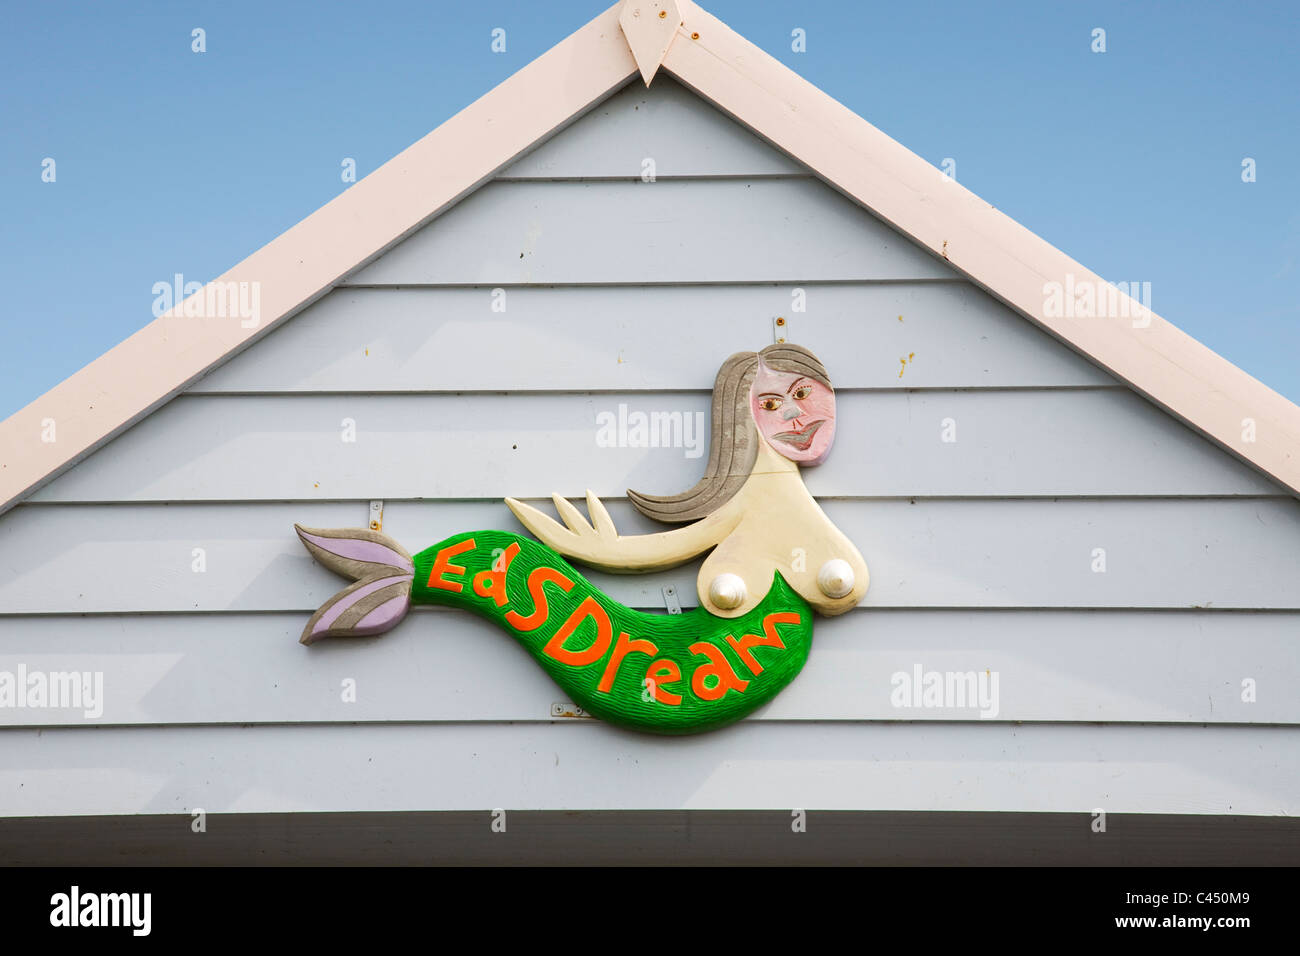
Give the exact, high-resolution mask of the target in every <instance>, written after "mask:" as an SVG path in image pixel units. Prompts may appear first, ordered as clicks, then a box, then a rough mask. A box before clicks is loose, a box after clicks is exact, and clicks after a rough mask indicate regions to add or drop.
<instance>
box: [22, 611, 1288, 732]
mask: <svg viewBox="0 0 1300 956" xmlns="http://www.w3.org/2000/svg"><path fill="white" fill-rule="evenodd" d="M302 621H303V617H302V615H301V614H297V613H283V612H281V613H267V614H240V613H234V614H219V615H218V614H198V613H194V614H164V615H97V616H73V615H58V616H30V617H17V618H10V619H7V620H5V621H4V623H3V624H2V625H0V672H8V673H11V674H18V673H20V668H25V673H28V674H33V673H38V672H39V673H41V674H50V673H57V672H65V673H70V672H77V673H84V672H88V671H89V672H92V673H93V672H100V673H102V675H103V676H102V678H100V679H99V680H101V681H102V683H101V684H100V685H98V686H99V687H101V688H102V689H101V690H100V691H98V692H96V694H95V696H94V699H93V700H80V701H78V704H79V706H75V707H67V708H60V709H31V708H10V707H6V708H3V709H0V726H60V725H63V726H67V725H72V726H76V725H82V724H94V725H97V726H100V725H110V724H200V723H241V724H242V723H268V722H269V723H281V722H283V723H302V722H333V723H344V722H366V721H507V720H508V721H518V722H538V721H547V720H549V719H550V718H551V715H552V706H553V705H554V704H556V703H564V702H565V700H566V698H565V696H564V694H563V692H562V691H560V690H559V688H558V687H557V686H556V685H555V684H554V683H553V682H552V681H550V680H549V679H548V678H547V677H546V675H545V673H544V672H543V671H541V670H540V669H539V668H538V667H537V666H536V665H535V664H534V663H533V662H532V661H531V659H529V657H528V656H527V654H526V653H524V652H523V651H522V649H521V648H520V647H519V646H518V645H517V644H516V643H515V642H513V641H511V640H510V639H508V638H507V637H505V636H504V635H502V634H501V633H500V632H499V631H497V630H496V629H494V628H493V627H492V626H491V625H490V624H489V623H487V622H484V621H482V620H480V619H478V618H474V617H469V616H466V615H457V614H452V613H448V612H445V611H442V610H425V609H422V608H421V609H416V610H415V611H414V612H412V617H411V620H410V621H408V622H407V623H406V624H405V625H404V626H403V628H402V630H401V631H400V632H394V633H392V634H388V635H385V636H384V637H382V638H371V639H358V640H354V641H330V642H324V643H321V644H319V645H317V646H313V647H311V648H305V647H303V646H302V645H300V644H299V643H298V633H299V631H300V630H301V627H302ZM1298 652H1300V614H1297V613H1294V612H1279V613H1250V612H1247V613H1220V612H1215V611H1045V612H1039V613H1027V612H1024V611H925V610H920V611H887V610H870V609H860V610H858V611H855V612H853V613H852V614H848V615H845V616H842V617H835V618H830V619H827V620H819V621H818V622H817V626H816V630H815V634H814V638H813V650H812V654H811V656H810V657H809V658H808V663H807V664H806V665H805V667H804V670H803V672H802V673H801V674H800V675H799V677H798V678H797V679H796V680H795V681H794V683H793V684H791V685H790V687H789V688H787V689H786V690H785V691H783V692H782V694H781V696H779V697H778V698H777V699H776V700H775V701H774V702H773V703H772V704H771V705H769V706H768V707H766V708H764V709H762V710H759V711H757V712H756V713H755V714H754V715H753V716H751V717H750V718H748V719H749V720H764V721H773V720H884V721H912V720H946V721H954V720H955V721H976V722H985V721H990V720H1000V721H1062V722H1065V721H1089V722H1090V721H1107V722H1151V723H1163V722H1176V723H1177V722H1195V723H1259V724H1263V723H1278V724H1282V723H1285V724H1300V697H1298V696H1297V695H1296V694H1295V693H1294V688H1295V687H1296V686H1300V653H1298ZM1117 662H1122V663H1117ZM917 667H920V668H921V673H922V677H921V685H922V686H924V681H925V680H926V677H925V676H924V675H925V674H927V673H931V672H937V673H939V674H942V675H945V676H944V678H943V679H945V680H946V679H947V677H946V675H947V674H949V673H952V674H963V675H964V674H968V673H974V674H977V675H978V674H981V673H985V672H988V676H987V677H986V683H985V688H986V690H987V691H988V696H986V698H985V704H986V706H984V707H980V706H979V704H978V701H977V699H974V698H972V699H970V700H969V701H967V700H965V699H963V700H962V701H957V700H956V699H955V698H951V699H949V701H948V702H949V703H951V704H954V705H956V704H958V703H961V704H962V706H947V707H930V706H915V705H917V704H920V705H924V700H923V699H922V700H919V701H916V700H909V699H907V698H904V697H903V696H902V692H903V688H904V687H905V686H907V687H910V686H911V685H912V684H914V683H915V669H916V668H917ZM900 674H901V675H905V678H900V677H898V676H897V675H900ZM993 674H997V682H996V685H995V684H994V683H993V681H992V675H993ZM349 679H350V680H352V681H355V682H356V684H355V686H356V699H355V701H351V702H346V703H345V702H344V701H343V699H342V697H343V695H342V690H341V689H342V687H343V681H345V680H349ZM1246 679H1252V680H1254V681H1255V688H1254V689H1255V700H1254V702H1249V703H1248V702H1244V701H1243V700H1242V696H1243V693H1242V691H1243V687H1242V681H1243V680H1246ZM953 680H954V681H956V680H957V678H956V677H954V678H953ZM977 680H978V678H977ZM94 686H96V685H93V684H92V688H93V687H94ZM954 686H955V685H954ZM966 686H967V685H965V684H963V692H964V690H965V688H966ZM994 687H996V696H994V695H993V689H994ZM976 689H977V692H978V685H977V688H976ZM896 703H897V704H900V705H907V706H895V704H896Z"/></svg>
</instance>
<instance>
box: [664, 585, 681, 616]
mask: <svg viewBox="0 0 1300 956" xmlns="http://www.w3.org/2000/svg"><path fill="white" fill-rule="evenodd" d="M662 590H663V592H664V607H666V608H668V613H669V614H681V613H682V602H681V601H679V600H677V589H676V588H675V587H673V586H672V585H671V584H665V585H664V586H663V588H662Z"/></svg>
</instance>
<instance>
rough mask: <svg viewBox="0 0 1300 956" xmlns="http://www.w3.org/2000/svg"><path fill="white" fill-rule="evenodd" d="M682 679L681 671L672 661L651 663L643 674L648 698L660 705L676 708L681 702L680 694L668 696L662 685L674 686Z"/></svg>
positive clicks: (662, 660) (663, 659) (660, 660)
mask: <svg viewBox="0 0 1300 956" xmlns="http://www.w3.org/2000/svg"><path fill="white" fill-rule="evenodd" d="M681 679H682V670H681V668H680V667H678V666H677V665H676V664H674V663H673V662H672V661H670V660H667V659H665V658H662V657H661V658H660V659H659V660H657V661H652V662H651V664H650V666H649V667H647V668H646V672H645V686H646V687H649V688H650V696H651V697H653V698H654V699H655V700H657V701H658V702H659V703H661V704H672V705H674V706H676V705H677V704H680V703H681V702H682V695H681V694H670V693H669V692H668V691H666V690H664V687H663V685H664V684H674V683H676V682H677V681H679V680H681Z"/></svg>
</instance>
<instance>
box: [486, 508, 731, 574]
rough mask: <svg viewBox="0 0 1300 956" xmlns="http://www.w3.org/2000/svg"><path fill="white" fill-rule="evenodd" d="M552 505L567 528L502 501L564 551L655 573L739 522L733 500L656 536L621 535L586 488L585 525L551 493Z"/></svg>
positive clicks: (599, 563) (612, 566)
mask: <svg viewBox="0 0 1300 956" xmlns="http://www.w3.org/2000/svg"><path fill="white" fill-rule="evenodd" d="M552 500H553V501H554V502H555V509H556V510H557V511H558V512H559V513H560V517H561V518H563V519H564V523H565V524H566V525H568V528H567V529H566V528H564V527H562V526H561V525H560V523H559V522H558V521H556V520H555V519H554V518H551V517H549V516H547V515H545V514H543V513H542V512H540V511H538V510H537V509H536V508H534V507H532V506H531V505H526V504H524V503H523V502H522V501H519V500H517V499H515V498H507V499H506V504H507V505H508V506H509V507H510V510H511V511H513V512H514V513H515V517H516V518H518V519H519V521H520V523H521V524H522V525H523V526H524V527H525V528H527V529H528V530H529V531H531V532H532V533H533V534H535V535H537V537H538V538H539V539H540V540H541V541H542V542H543V543H545V544H547V545H550V546H551V547H552V548H554V549H555V550H556V551H558V552H560V553H561V554H563V555H567V556H568V557H571V558H576V559H577V560H579V561H581V562H583V563H584V564H590V565H592V566H594V567H598V568H604V569H606V570H609V571H658V570H660V569H662V568H671V567H674V566H676V565H678V564H682V563H684V562H686V561H689V560H691V558H694V557H696V556H697V555H700V554H703V553H704V552H705V551H707V550H709V548H712V547H714V546H715V545H716V544H718V543H719V542H720V541H722V539H723V538H725V537H726V536H727V535H728V534H730V533H731V532H732V530H733V529H734V528H735V527H736V525H737V524H738V523H739V522H740V515H741V512H740V509H739V507H737V501H736V499H735V498H733V499H732V500H731V501H729V502H727V504H726V505H724V506H723V507H721V508H719V509H718V510H717V511H715V512H713V513H712V514H710V515H708V516H706V517H704V518H701V519H700V520H699V521H696V522H694V523H693V524H689V525H687V526H686V527H684V528H676V529H674V530H672V531H662V532H659V533H658V534H638V535H629V536H627V537H624V536H623V535H620V534H619V533H618V532H617V531H616V530H615V529H614V522H613V520H612V519H611V518H610V516H609V512H608V511H606V510H605V506H604V505H603V504H601V501H600V499H599V498H597V497H596V496H595V495H594V494H592V493H591V492H590V491H588V492H587V511H588V512H590V514H591V524H588V523H587V522H586V520H585V519H584V518H583V517H582V513H581V512H580V511H578V509H577V508H575V507H574V506H573V505H571V504H570V503H569V502H568V501H566V500H565V499H564V498H562V497H560V496H559V495H553V496H552Z"/></svg>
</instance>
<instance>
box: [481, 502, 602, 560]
mask: <svg viewBox="0 0 1300 956" xmlns="http://www.w3.org/2000/svg"><path fill="white" fill-rule="evenodd" d="M551 500H552V501H554V502H555V510H556V511H558V512H559V513H560V517H561V518H563V519H564V523H565V524H566V525H567V526H568V528H567V530H566V529H565V528H563V527H561V526H560V523H559V522H558V521H556V520H555V519H554V518H552V517H550V516H549V515H546V514H543V513H542V512H540V511H538V510H537V509H536V508H534V507H533V506H532V505H526V504H524V503H523V502H522V501H519V500H518V499H517V498H507V499H506V505H507V506H508V507H509V508H510V510H511V511H513V512H514V513H515V517H516V518H518V519H519V523H520V524H522V525H523V526H524V527H525V528H527V529H528V530H529V531H531V532H532V533H533V534H535V535H537V537H538V539H540V540H541V541H542V542H543V543H544V544H547V545H549V546H550V547H552V548H554V549H555V550H556V551H558V552H560V554H565V555H568V556H569V557H572V558H578V559H580V560H587V561H595V562H597V563H599V561H600V560H601V558H602V557H606V556H608V555H609V553H610V549H611V548H612V547H613V546H614V545H615V544H616V542H617V541H618V540H619V535H618V531H617V530H615V528H614V521H613V519H612V518H610V516H609V512H608V511H606V510H605V506H604V505H603V504H601V501H600V499H599V498H597V497H596V495H595V493H593V492H592V491H591V490H590V489H588V490H587V512H588V513H589V514H590V515H591V523H590V524H588V523H587V520H586V519H585V518H583V517H582V512H580V511H579V510H578V509H577V508H575V507H574V506H573V505H571V504H570V503H569V502H568V500H567V499H565V498H563V497H561V496H560V495H558V494H554V495H551Z"/></svg>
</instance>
